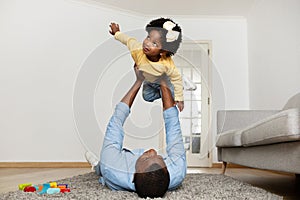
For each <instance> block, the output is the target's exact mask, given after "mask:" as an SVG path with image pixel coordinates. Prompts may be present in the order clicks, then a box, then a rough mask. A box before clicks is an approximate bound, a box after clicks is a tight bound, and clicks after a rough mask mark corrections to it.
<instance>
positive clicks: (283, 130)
mask: <svg viewBox="0 0 300 200" xmlns="http://www.w3.org/2000/svg"><path fill="white" fill-rule="evenodd" d="M241 132H242V133H241V143H242V145H243V146H256V145H265V144H273V143H280V142H289V141H296V140H300V111H299V108H293V109H288V110H283V111H281V112H279V113H276V114H274V115H272V116H270V117H267V118H265V119H263V120H261V121H258V122H256V123H254V124H252V125H251V126H248V127H246V128H244V129H243V130H241Z"/></svg>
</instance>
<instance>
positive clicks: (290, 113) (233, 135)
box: [216, 93, 300, 177]
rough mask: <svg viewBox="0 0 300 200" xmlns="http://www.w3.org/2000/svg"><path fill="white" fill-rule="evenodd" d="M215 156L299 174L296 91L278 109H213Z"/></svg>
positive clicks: (298, 96)
mask: <svg viewBox="0 0 300 200" xmlns="http://www.w3.org/2000/svg"><path fill="white" fill-rule="evenodd" d="M217 131H218V138H217V142H216V146H217V149H218V160H219V161H222V162H223V173H225V169H226V165H227V163H234V164H239V165H244V166H248V167H253V168H259V169H268V170H275V171H282V172H289V173H294V174H296V175H297V177H299V174H300V93H298V94H296V95H294V96H293V97H291V98H290V99H289V100H288V102H287V103H286V105H285V106H284V107H283V109H282V110H222V111H218V113H217Z"/></svg>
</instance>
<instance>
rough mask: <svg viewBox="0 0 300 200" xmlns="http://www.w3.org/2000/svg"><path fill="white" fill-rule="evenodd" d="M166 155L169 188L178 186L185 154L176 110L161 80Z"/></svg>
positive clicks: (182, 175)
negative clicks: (169, 178)
mask: <svg viewBox="0 0 300 200" xmlns="http://www.w3.org/2000/svg"><path fill="white" fill-rule="evenodd" d="M160 88H161V93H162V101H163V107H164V120H165V129H166V143H167V154H168V157H167V159H166V160H165V162H166V164H167V168H168V170H169V173H170V177H171V180H170V185H169V189H174V188H176V187H178V186H179V185H180V184H181V182H182V181H183V179H184V177H185V175H186V155H185V149H184V145H183V139H182V134H181V128H180V122H179V117H178V114H179V113H178V110H177V108H176V107H175V106H174V104H175V102H174V100H173V98H172V95H171V92H170V90H169V88H168V87H167V84H166V82H165V80H162V81H161V87H160Z"/></svg>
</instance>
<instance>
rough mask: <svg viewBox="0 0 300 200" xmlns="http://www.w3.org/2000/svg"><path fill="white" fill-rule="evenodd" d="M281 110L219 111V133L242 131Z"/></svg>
mask: <svg viewBox="0 0 300 200" xmlns="http://www.w3.org/2000/svg"><path fill="white" fill-rule="evenodd" d="M280 111H281V110H219V111H218V112H217V133H218V134H219V133H222V132H224V131H228V130H232V129H241V128H244V127H246V126H249V125H251V124H253V123H255V122H257V121H259V120H261V119H264V118H266V117H268V116H271V115H273V114H275V113H278V112H280Z"/></svg>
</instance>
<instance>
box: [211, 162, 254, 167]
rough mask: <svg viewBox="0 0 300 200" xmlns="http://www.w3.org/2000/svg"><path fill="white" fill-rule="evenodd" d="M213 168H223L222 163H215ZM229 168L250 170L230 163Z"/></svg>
mask: <svg viewBox="0 0 300 200" xmlns="http://www.w3.org/2000/svg"><path fill="white" fill-rule="evenodd" d="M211 168H222V163H213V164H212V167H211ZM227 168H249V167H246V166H243V165H238V164H233V163H228V164H227Z"/></svg>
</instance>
